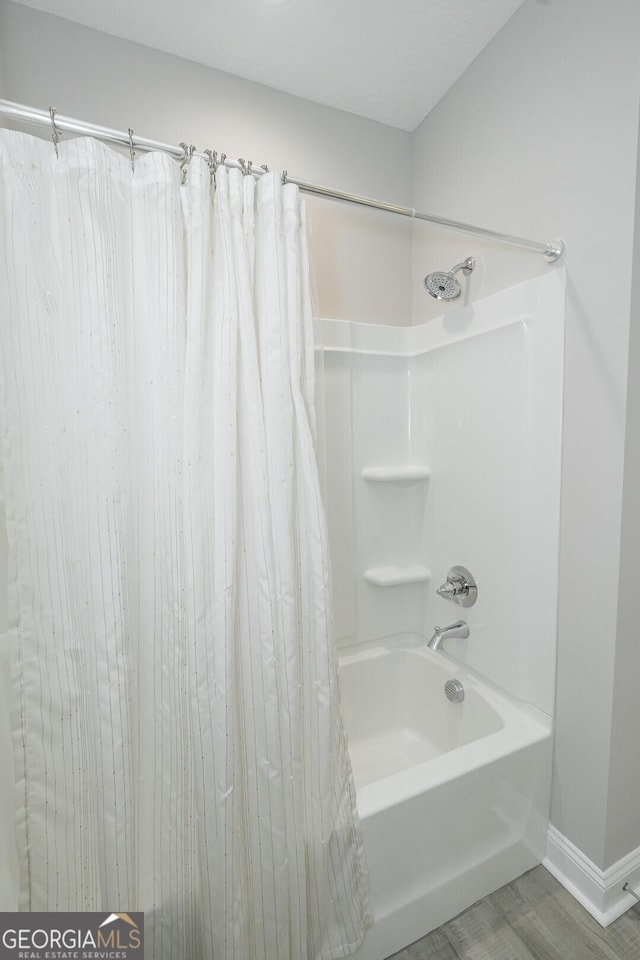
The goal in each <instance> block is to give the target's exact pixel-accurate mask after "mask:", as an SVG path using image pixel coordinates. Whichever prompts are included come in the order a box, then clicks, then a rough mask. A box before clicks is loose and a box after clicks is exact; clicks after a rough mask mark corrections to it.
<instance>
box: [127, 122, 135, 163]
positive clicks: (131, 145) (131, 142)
mask: <svg viewBox="0 0 640 960" xmlns="http://www.w3.org/2000/svg"><path fill="white" fill-rule="evenodd" d="M128 133H129V157H130V159H131V173H135V171H136V151H135V150H134V149H133V130H132V128H131V127H129V130H128Z"/></svg>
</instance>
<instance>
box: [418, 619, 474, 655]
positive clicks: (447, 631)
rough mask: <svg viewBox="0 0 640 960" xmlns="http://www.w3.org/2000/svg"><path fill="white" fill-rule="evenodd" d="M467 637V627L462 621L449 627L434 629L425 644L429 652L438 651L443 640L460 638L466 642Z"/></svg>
mask: <svg viewBox="0 0 640 960" xmlns="http://www.w3.org/2000/svg"><path fill="white" fill-rule="evenodd" d="M468 636H469V625H468V624H467V623H465V622H464V620H457V621H456V622H455V623H452V624H451V626H450V627H436V629H435V633H434V634H433V636H432V637H431V640H429V643H428V644H427V646H428V647H430V649H431V650H440V648H441V647H442V644H443V643H444V642H445V640H448V639H449V638H452V639H453V638H455V637H460V638H461V639H463V640H466V639H467V637H468Z"/></svg>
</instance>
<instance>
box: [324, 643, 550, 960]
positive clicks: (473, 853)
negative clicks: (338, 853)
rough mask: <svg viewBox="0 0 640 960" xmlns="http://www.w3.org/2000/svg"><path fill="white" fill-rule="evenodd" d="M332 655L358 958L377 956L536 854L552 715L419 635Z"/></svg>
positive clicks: (544, 819) (544, 810) (545, 807)
mask: <svg viewBox="0 0 640 960" xmlns="http://www.w3.org/2000/svg"><path fill="white" fill-rule="evenodd" d="M340 663H341V678H342V704H343V713H344V718H345V724H346V728H347V735H348V737H349V750H350V754H351V759H352V764H353V770H354V776H355V780H356V787H357V796H358V811H359V814H360V818H361V821H362V830H363V838H364V846H365V852H366V856H367V861H368V867H369V876H370V883H371V910H372V914H373V919H374V926H373V927H372V929H371V930H370V931H369V932H368V934H367V937H366V940H365V943H364V945H363V947H362V948H361V949H360V951H359V952H358V953H357V954H355V957H356V958H357V960H383V958H385V957H388V956H389V955H390V954H392V953H395V952H396V951H397V950H400V949H402V948H403V947H404V946H406V945H407V944H409V943H411V942H413V941H414V940H417V939H418V938H419V937H422V936H424V935H425V934H426V933H428V932H429V931H430V930H433V929H434V928H435V927H437V926H439V925H440V924H441V923H444V922H445V921H446V920H449V919H451V918H452V917H454V916H455V915H456V914H457V913H459V912H460V911H461V910H464V909H465V908H466V907H468V906H469V905H470V904H472V903H474V902H475V901H476V900H478V899H479V898H481V897H483V896H486V895H487V894H488V893H491V892H492V891H493V890H496V889H497V888H498V887H500V886H502V885H503V884H505V883H508V882H509V881H511V880H513V879H514V878H515V877H518V876H520V875H521V874H522V873H524V871H525V870H528V869H530V868H531V867H533V866H535V864H537V863H539V862H540V861H541V860H542V857H543V855H544V846H545V839H546V829H547V825H548V811H549V793H550V781H551V720H550V718H549V717H547V716H546V715H545V714H543V713H542V712H541V711H539V710H537V709H536V708H535V707H531V706H529V705H527V704H524V703H522V702H517V701H515V700H513V699H512V698H510V697H508V696H507V695H506V694H504V693H502V692H501V691H499V690H498V689H497V688H495V687H492V686H490V685H489V684H487V683H484V682H483V681H482V680H481V679H480V678H479V677H478V676H477V675H474V674H473V673H472V672H471V671H469V670H468V669H466V668H464V667H462V666H461V665H460V664H459V663H458V662H457V661H455V660H454V659H452V658H450V657H448V656H447V654H445V653H433V652H432V651H431V650H429V649H428V648H427V645H426V641H425V640H424V639H423V638H421V637H417V636H415V635H414V634H404V635H402V636H398V637H394V638H392V639H389V640H384V641H376V642H374V643H368V644H361V645H359V646H357V647H351V648H347V649H345V650H343V652H342V653H341V657H340ZM454 677H455V678H457V679H458V680H460V681H461V682H462V684H463V686H464V689H465V699H464V701H463V702H462V703H451V702H449V701H448V700H447V698H446V697H445V693H444V684H445V682H446V681H447V680H449V679H451V678H454Z"/></svg>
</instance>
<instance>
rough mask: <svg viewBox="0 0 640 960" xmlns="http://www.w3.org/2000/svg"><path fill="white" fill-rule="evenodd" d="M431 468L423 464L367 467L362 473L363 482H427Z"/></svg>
mask: <svg viewBox="0 0 640 960" xmlns="http://www.w3.org/2000/svg"><path fill="white" fill-rule="evenodd" d="M428 477H429V468H428V467H425V466H422V465H421V464H408V465H407V466H396V467H365V468H364V470H363V471H362V478H363V480H372V481H374V482H375V483H414V482H415V481H416V480H427V479H428Z"/></svg>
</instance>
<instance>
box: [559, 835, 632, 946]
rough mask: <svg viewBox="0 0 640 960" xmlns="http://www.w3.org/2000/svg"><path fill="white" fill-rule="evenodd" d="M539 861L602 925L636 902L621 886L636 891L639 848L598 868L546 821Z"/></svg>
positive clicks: (605, 924)
mask: <svg viewBox="0 0 640 960" xmlns="http://www.w3.org/2000/svg"><path fill="white" fill-rule="evenodd" d="M542 863H543V865H544V866H545V867H546V868H547V870H548V871H549V873H552V874H553V876H554V877H555V878H556V880H559V881H560V883H561V884H562V886H563V887H566V889H567V890H568V891H569V893H570V894H571V895H572V896H574V897H575V898H576V900H577V901H578V903H581V904H582V906H583V907H584V908H585V910H588V911H589V913H590V914H591V916H592V917H594V918H595V919H596V920H597V921H598V923H599V924H600V925H601V926H603V927H608V926H609V924H610V923H613V921H614V920H616V919H617V918H618V917H619V916H621V915H622V914H623V913H625V912H626V911H627V910H628V909H629V907H632V906H633V905H634V904H635V903H636V902H637V901H636V899H635V897H633V896H632V895H631V894H630V893H627V892H625V891H624V890H623V889H622V888H623V886H624V884H625V883H626V882H628V883H629V885H630V886H631V887H633V888H634V889H636V890H637V889H638V887H639V886H640V847H637V848H636V849H635V850H632V851H631V853H628V854H627V855H626V856H625V857H623V858H622V859H621V860H618V862H617V863H614V864H613V866H611V867H609V868H608V869H607V870H600V868H599V867H597V866H596V865H595V863H593V861H591V860H590V859H589V858H588V857H587V856H585V854H584V853H583V852H582V850H579V849H578V847H576V845H575V844H573V843H572V842H571V841H570V840H567V838H566V837H565V836H563V835H562V834H561V833H560V831H559V830H556V828H555V827H554V826H552V825H551V824H550V825H549V829H548V831H547V855H546V857H545V858H544V860H543V861H542Z"/></svg>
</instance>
